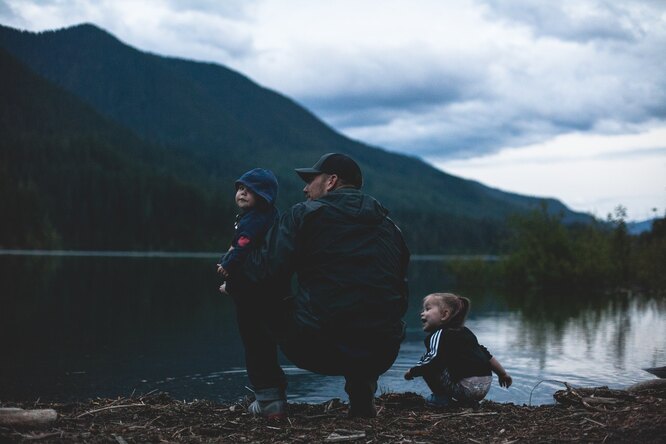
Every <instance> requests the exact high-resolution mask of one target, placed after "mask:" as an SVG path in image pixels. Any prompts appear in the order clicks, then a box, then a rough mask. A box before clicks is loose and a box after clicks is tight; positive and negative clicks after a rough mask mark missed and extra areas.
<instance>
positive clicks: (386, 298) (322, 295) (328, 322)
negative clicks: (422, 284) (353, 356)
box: [245, 188, 409, 341]
mask: <svg viewBox="0 0 666 444" xmlns="http://www.w3.org/2000/svg"><path fill="white" fill-rule="evenodd" d="M387 214H388V210H386V209H385V208H384V207H383V206H382V205H381V204H380V203H379V202H378V201H377V200H375V199H374V198H373V197H371V196H368V195H366V194H363V193H361V192H360V191H359V190H356V189H353V188H341V189H337V190H334V191H332V192H329V193H328V194H326V195H324V196H322V197H320V198H319V199H316V200H312V201H306V202H302V203H299V204H296V205H294V206H293V207H292V208H291V210H290V211H287V212H285V213H284V214H282V216H281V217H280V219H279V222H278V223H276V224H275V225H274V226H273V228H272V229H271V230H270V231H269V233H268V235H267V238H266V242H265V243H264V245H263V247H262V248H261V249H258V250H255V251H253V252H251V253H250V256H249V257H248V261H247V262H246V264H245V272H246V274H247V276H248V278H250V279H251V280H253V281H266V280H274V279H276V278H279V277H281V278H284V279H289V278H290V277H291V276H292V275H293V274H294V273H296V275H297V278H298V279H297V282H298V284H297V288H296V294H295V295H294V306H295V312H294V317H295V321H296V323H297V324H300V325H301V326H303V327H306V328H309V329H314V330H317V331H319V332H321V333H323V334H325V335H327V336H330V337H332V338H340V339H341V340H343V341H345V340H349V339H352V340H354V339H358V340H362V338H364V339H366V340H367V339H375V338H376V339H386V340H395V341H401V340H402V338H403V336H404V323H403V321H402V316H403V315H404V313H405V311H406V309H407V297H408V288H407V266H408V264H409V250H408V249H407V246H406V244H405V242H404V239H403V237H402V233H401V232H400V230H399V229H398V228H397V227H396V225H395V224H394V223H393V222H392V221H391V220H390V219H389V218H388V217H387ZM359 335H363V337H362V338H361V337H360V336H359Z"/></svg>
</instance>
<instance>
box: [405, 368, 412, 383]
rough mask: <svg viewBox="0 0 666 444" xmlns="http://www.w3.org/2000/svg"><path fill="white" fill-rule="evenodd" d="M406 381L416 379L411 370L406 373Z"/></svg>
mask: <svg viewBox="0 0 666 444" xmlns="http://www.w3.org/2000/svg"><path fill="white" fill-rule="evenodd" d="M405 379H406V380H408V381H411V380H412V379H414V376H412V372H411V370H407V371H406V372H405Z"/></svg>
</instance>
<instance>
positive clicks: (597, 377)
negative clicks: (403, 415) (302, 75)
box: [0, 256, 666, 404]
mask: <svg viewBox="0 0 666 444" xmlns="http://www.w3.org/2000/svg"><path fill="white" fill-rule="evenodd" d="M213 271H214V260H211V259H193V258H150V259H146V258H120V257H113V258H101V257H94V258H80V257H79V258H76V257H74V258H72V257H57V258H39V257H6V256H5V257H2V256H0V279H1V280H2V282H3V285H4V288H3V291H2V294H1V295H0V303H1V304H2V311H1V312H0V334H2V337H4V338H7V339H8V341H7V344H8V346H7V347H6V349H5V352H4V353H3V355H4V356H3V365H2V366H0V398H1V399H3V400H10V399H15V400H30V399H36V398H38V397H41V398H42V399H43V400H46V399H54V400H65V401H66V400H71V399H77V398H87V397H94V396H127V395H129V394H130V393H132V391H134V390H136V391H137V392H139V393H141V392H144V393H145V392H147V391H150V390H153V389H159V390H165V391H168V392H170V393H172V394H173V395H174V396H176V397H178V398H184V399H193V398H211V399H218V400H229V399H236V398H238V397H242V396H244V395H245V394H247V393H248V392H247V390H246V389H245V385H246V384H247V381H246V376H245V373H244V370H243V353H242V347H241V345H240V340H239V338H238V334H237V332H236V324H235V318H234V310H233V306H232V304H231V303H230V301H229V300H228V299H227V298H224V297H222V296H221V295H220V294H219V293H218V292H217V291H216V288H217V286H218V285H219V284H218V281H217V277H216V276H215V274H214V272H213ZM457 286H458V285H457V282H456V279H455V277H454V276H452V275H451V274H450V273H448V272H447V271H446V268H445V267H444V266H443V265H442V264H441V263H438V262H416V263H413V264H412V265H411V268H410V288H411V292H412V296H411V301H410V307H409V310H408V313H407V315H406V320H407V321H408V331H407V338H406V340H405V342H404V343H403V346H402V349H401V352H400V355H399V356H398V359H397V361H396V363H395V365H394V366H393V367H392V368H391V369H390V370H389V372H387V373H386V374H385V375H383V376H382V378H381V379H380V381H379V387H380V390H381V391H384V392H403V391H414V392H417V393H423V394H425V393H427V387H426V386H425V384H424V383H423V382H422V381H421V380H418V379H417V380H415V381H404V380H403V379H402V374H403V373H404V371H405V370H406V369H407V368H409V367H410V366H412V365H413V364H414V363H415V362H416V361H417V360H418V358H419V357H420V355H421V354H422V353H423V349H424V348H423V343H422V340H423V336H424V334H423V332H422V331H421V327H420V322H419V317H418V313H419V312H420V301H421V298H422V297H423V296H424V295H426V294H427V293H430V292H433V291H439V290H453V291H459V292H460V293H462V294H464V295H465V296H468V297H470V298H471V299H472V313H471V315H470V318H469V320H468V326H469V327H470V328H471V329H472V330H473V331H474V332H475V333H476V335H477V336H478V338H479V340H480V342H482V343H483V344H484V345H486V346H487V347H488V348H489V350H490V351H491V352H492V353H493V354H495V355H496V356H497V357H498V359H500V361H501V362H502V363H503V364H504V366H505V367H506V368H507V369H508V370H509V371H510V373H511V374H512V376H513V377H514V386H513V387H512V388H511V389H510V390H505V389H501V388H499V387H498V386H497V384H496V381H495V383H494V385H493V387H492V389H491V392H490V394H489V398H490V399H493V400H496V401H501V402H505V401H506V402H515V403H519V404H522V403H527V402H528V400H529V397H530V392H532V391H533V392H532V403H533V404H541V403H550V402H552V393H553V392H554V391H555V390H557V389H559V388H561V384H560V383H558V382H550V381H551V380H555V381H567V382H569V383H572V384H574V385H608V386H610V387H622V386H625V385H628V384H631V383H634V382H637V381H639V380H644V379H649V378H652V377H653V376H651V375H649V374H648V373H646V372H644V371H643V370H641V368H644V367H658V366H663V365H665V364H666V316H665V315H666V301H665V300H664V299H654V298H646V297H642V296H639V295H631V294H620V295H582V296H581V295H556V296H552V295H551V296H544V295H531V296H526V295H518V294H510V295H501V294H499V293H497V292H496V291H493V290H492V289H490V290H489V289H487V288H472V289H469V288H468V289H456V287H457ZM284 363H285V366H286V367H285V368H286V371H287V374H288V375H289V383H290V387H289V396H290V398H291V399H294V400H299V401H307V402H324V401H326V400H328V399H330V398H333V397H339V398H343V399H344V398H345V394H344V392H343V390H342V385H343V383H342V379H341V378H335V377H321V376H318V375H312V374H310V373H307V372H304V371H301V370H299V369H296V368H294V367H293V366H291V365H290V364H289V363H288V362H286V361H284ZM542 380H548V381H547V382H543V383H542V384H540V385H539V386H538V387H537V388H536V389H535V388H534V387H535V386H536V385H537V383H539V382H540V381H542ZM533 389H534V390H533Z"/></svg>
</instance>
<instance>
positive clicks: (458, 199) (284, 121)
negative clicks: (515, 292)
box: [0, 25, 589, 253]
mask: <svg viewBox="0 0 666 444" xmlns="http://www.w3.org/2000/svg"><path fill="white" fill-rule="evenodd" d="M0 47H4V48H5V49H6V50H7V51H8V52H10V53H11V54H12V55H13V56H14V57H15V58H16V59H18V60H20V62H21V63H22V64H24V65H20V64H19V63H18V62H17V60H14V59H10V58H8V56H7V55H6V54H3V66H4V65H5V64H7V65H8V66H11V67H12V68H11V70H5V69H4V68H3V72H2V85H1V88H2V90H3V95H2V99H0V100H2V104H1V106H2V109H1V110H0V113H1V114H0V115H1V116H2V122H0V125H2V128H3V135H4V134H7V137H6V138H5V137H3V141H2V153H1V154H0V155H1V156H2V158H3V160H4V159H6V162H4V161H3V165H0V171H2V173H1V174H2V180H3V181H4V182H6V183H7V184H8V185H7V187H3V191H2V192H3V193H7V195H8V196H9V197H8V199H7V200H6V201H4V200H3V201H4V202H5V203H3V204H2V205H6V206H8V208H7V211H11V212H12V215H13V216H12V218H11V220H10V221H4V222H3V223H5V224H11V230H9V231H6V230H4V229H3V232H2V236H3V239H2V241H1V242H0V244H2V246H8V245H11V246H20V247H34V246H40V245H59V246H62V247H66V248H112V249H119V248H150V249H207V250H210V249H212V250H218V249H219V248H221V246H223V245H224V243H225V242H226V241H225V240H221V239H226V238H228V235H229V228H228V227H229V221H231V220H232V218H233V214H234V209H233V207H232V206H231V205H232V192H233V180H234V179H235V178H236V177H237V176H238V175H240V174H241V173H242V172H244V171H245V170H247V169H249V168H252V167H255V166H261V167H265V168H270V169H272V170H274V171H275V172H276V173H277V175H278V179H279V181H280V186H281V189H280V197H279V199H278V203H279V206H280V207H281V208H285V207H287V206H288V205H291V204H293V203H294V202H297V201H298V200H300V199H301V198H302V194H301V189H302V187H303V184H302V183H301V182H300V179H298V177H297V176H296V175H295V174H293V168H294V167H301V166H310V165H312V164H313V163H314V162H315V161H316V160H317V159H318V158H319V156H320V155H321V154H323V153H326V152H333V151H337V152H344V153H347V154H350V155H351V156H353V157H354V158H355V159H357V161H358V162H359V163H360V164H361V166H362V168H363V171H364V174H365V189H366V190H367V191H368V192H369V193H371V194H373V195H375V196H376V197H377V198H378V199H379V200H381V201H382V202H383V203H384V204H385V205H386V206H387V207H388V208H389V209H390V210H391V215H392V217H393V218H394V219H395V220H396V222H397V223H398V224H399V225H400V226H401V228H402V229H403V231H404V232H405V235H406V237H407V239H408V242H409V244H410V247H411V248H412V250H413V251H414V252H420V253H434V252H437V253H447V252H473V251H476V252H492V251H497V249H498V248H499V247H500V245H501V242H502V239H503V238H504V230H505V227H506V224H505V221H506V218H507V217H508V216H509V215H510V214H513V213H517V212H523V211H526V210H527V209H529V208H533V207H535V206H536V205H538V203H539V202H540V199H537V198H533V197H526V196H519V195H515V194H510V193H504V192H501V191H498V190H494V189H491V188H488V187H485V186H483V185H481V184H479V183H476V182H473V181H468V180H463V179H460V178H457V177H455V176H451V175H448V174H446V173H443V172H441V171H439V170H437V169H435V168H434V167H432V166H430V165H428V164H426V163H425V162H423V161H421V160H420V159H417V158H414V157H409V156H405V155H400V154H395V153H389V152H387V151H384V150H382V149H379V148H375V147H370V146H367V145H365V144H362V143H359V142H356V141H353V140H350V139H348V138H346V137H344V136H342V135H340V134H338V133H336V132H335V131H334V130H332V129H331V128H329V127H328V126H326V125H325V124H324V123H322V122H321V121H319V120H318V119H317V118H316V117H315V116H314V115H313V114H311V113H310V112H309V111H307V110H306V109H304V108H302V107H301V106H299V105H298V104H297V103H295V102H294V101H292V100H291V99H289V98H287V97H284V96H282V95H280V94H278V93H276V92H273V91H270V90H267V89H265V88H262V87H261V86H259V85H257V84H255V83H254V82H252V81H251V80H249V79H247V78H246V77H244V76H242V75H241V74H239V73H236V72H234V71H231V70H229V69H227V68H224V67H222V66H219V65H215V64H208V63H198V62H191V61H185V60H180V59H173V58H167V57H161V56H158V55H154V54H148V53H144V52H141V51H138V50H136V49H134V48H131V47H129V46H127V45H125V44H123V43H122V42H120V41H119V40H117V39H116V38H114V37H113V36H111V35H109V34H108V33H106V32H105V31H103V30H100V29H99V28H97V27H95V26H93V25H80V26H76V27H73V28H68V29H64V30H59V31H50V32H44V33H39V34H35V33H29V32H21V31H17V30H14V29H11V28H8V27H2V26H0ZM5 60H7V61H5ZM12 70H13V71H12ZM29 71H32V73H30V72H29ZM26 82H32V83H31V84H29V85H28V84H26ZM35 85H37V86H35ZM548 203H549V209H550V211H553V212H559V211H562V212H564V214H565V219H566V220H581V221H584V220H589V216H585V215H580V214H576V213H573V212H571V211H569V210H568V209H566V207H564V206H563V205H562V204H561V203H560V202H558V201H555V200H548ZM9 227H10V226H9V225H8V228H9ZM82 227H85V228H82Z"/></svg>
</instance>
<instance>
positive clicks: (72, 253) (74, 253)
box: [0, 249, 500, 262]
mask: <svg viewBox="0 0 666 444" xmlns="http://www.w3.org/2000/svg"><path fill="white" fill-rule="evenodd" d="M220 254H221V253H220V252H209V251H112V250H28V249H25V250H24V249H0V256H58V257H145V258H183V259H209V258H219V257H220ZM499 259H500V256H497V255H492V254H413V255H412V256H411V260H412V261H425V262H427V261H433V262H435V261H444V262H446V261H471V260H480V261H485V262H494V261H497V260H499Z"/></svg>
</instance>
